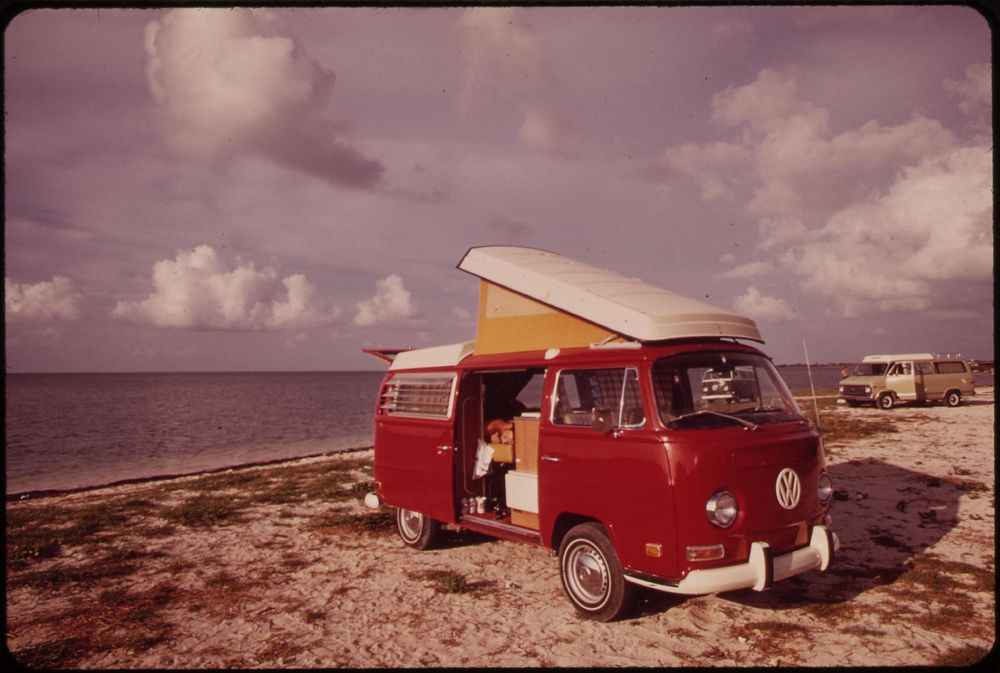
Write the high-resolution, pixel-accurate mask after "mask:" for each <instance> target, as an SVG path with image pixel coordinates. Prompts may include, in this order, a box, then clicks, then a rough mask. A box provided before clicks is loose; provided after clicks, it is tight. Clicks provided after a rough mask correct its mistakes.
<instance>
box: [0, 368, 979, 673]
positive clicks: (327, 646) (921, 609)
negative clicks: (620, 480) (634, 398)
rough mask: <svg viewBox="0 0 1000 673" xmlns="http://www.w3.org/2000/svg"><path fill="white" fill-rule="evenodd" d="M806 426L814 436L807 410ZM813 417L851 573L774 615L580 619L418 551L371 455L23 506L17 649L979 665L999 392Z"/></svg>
mask: <svg viewBox="0 0 1000 673" xmlns="http://www.w3.org/2000/svg"><path fill="white" fill-rule="evenodd" d="M826 392H829V391H826ZM817 393H819V391H817ZM804 400H807V401H808V404H806V403H805V402H804ZM800 404H802V406H803V411H804V412H805V413H807V415H809V416H810V417H812V412H813V408H812V401H811V397H810V396H808V395H806V396H804V399H803V397H800ZM817 405H818V407H819V413H820V427H821V432H822V434H823V436H824V444H825V449H826V454H827V463H828V469H829V471H830V473H831V475H832V476H833V479H834V485H835V489H836V490H835V494H834V500H835V502H834V506H833V517H834V529H835V530H836V531H837V532H838V535H839V536H840V538H841V542H842V549H841V553H840V555H839V557H838V558H837V560H836V561H835V563H834V565H833V566H832V567H831V569H830V570H829V571H828V572H826V573H808V574H807V575H805V576H802V577H797V578H793V579H791V580H788V581H786V582H782V583H780V584H778V585H777V586H775V587H774V588H773V589H772V590H770V591H768V592H764V593H756V592H753V591H738V592H731V593H728V594H723V595H718V596H701V597H690V598H681V597H673V596H668V595H665V594H658V593H655V592H650V593H648V594H647V593H643V594H642V600H641V602H640V605H639V606H638V608H637V611H636V613H635V614H634V616H632V617H631V618H629V619H626V620H624V621H621V622H617V623H614V624H597V623H593V622H589V621H587V620H583V619H580V618H578V617H577V616H576V615H575V614H574V612H573V610H572V608H571V607H570V606H569V604H568V602H567V601H566V599H565V597H564V596H563V595H562V590H561V587H560V585H559V579H558V565H557V563H556V562H555V561H554V560H553V559H552V558H551V557H550V556H549V554H548V553H547V552H546V550H544V549H540V548H536V547H531V546H527V545H518V544H514V543H508V542H501V541H495V540H491V539H488V538H485V537H481V536H478V535H475V534H472V533H468V532H451V533H450V534H449V536H448V538H447V540H446V543H445V545H444V546H443V547H442V548H440V549H438V550H434V551H429V552H416V551H414V550H412V549H409V548H406V547H404V546H403V545H402V543H401V542H400V541H399V539H398V536H397V535H396V533H395V528H394V519H393V513H392V511H391V510H390V509H388V508H383V509H381V510H377V511H376V510H370V509H367V508H365V507H364V506H363V505H362V504H361V499H362V498H363V497H364V494H365V493H367V492H368V491H370V490H371V489H372V487H373V482H372V479H373V477H372V472H371V458H372V451H371V449H370V448H359V449H353V450H347V451H337V452H330V453H326V454H321V455H316V456H310V457H303V458H297V459H292V460H280V461H268V462H267V463H265V464H256V465H252V466H236V467H228V468H221V469H218V470H212V471H210V472H203V473H199V474H195V475H184V476H169V477H166V478H161V479H143V480H129V482H128V483H119V484H116V485H111V486H104V487H98V488H90V489H79V490H75V491H73V492H62V493H46V494H41V495H37V496H35V495H33V496H32V497H28V498H17V499H13V500H12V499H11V498H10V497H8V502H7V505H6V517H7V520H6V524H7V525H6V536H7V537H6V543H7V544H6V547H7V577H6V579H7V619H8V634H7V635H8V639H7V645H8V649H9V651H10V652H11V653H12V654H13V655H14V657H15V658H16V659H17V660H18V662H19V663H21V664H23V665H25V666H27V667H30V668H50V669H66V668H250V667H265V668H267V667H276V668H281V667H289V668H292V667H294V668H310V667H395V666H466V667H467V666H476V667H481V666H717V667H722V666H776V665H806V666H842V665H849V666H850V665H866V666H878V665H928V664H930V665H962V664H969V663H973V662H976V661H978V660H980V659H982V658H983V657H984V656H986V655H987V654H988V653H989V651H990V650H991V648H992V647H993V645H994V643H993V638H994V634H995V623H994V614H995V585H994V568H995V557H994V553H995V540H994V531H995V526H994V509H995V475H994V453H993V452H994V442H993V440H994V437H993V431H994V425H993V421H994V401H993V391H992V388H989V389H980V390H977V395H976V396H975V397H974V398H970V399H969V400H967V401H966V402H965V404H963V405H962V406H960V407H956V408H945V407H941V406H936V405H935V406H926V407H900V408H898V409H895V410H892V411H891V412H882V411H879V410H876V409H867V408H861V409H847V408H845V407H844V406H843V405H839V406H838V405H837V404H836V400H835V399H831V397H830V396H829V395H826V396H820V395H819V394H817Z"/></svg>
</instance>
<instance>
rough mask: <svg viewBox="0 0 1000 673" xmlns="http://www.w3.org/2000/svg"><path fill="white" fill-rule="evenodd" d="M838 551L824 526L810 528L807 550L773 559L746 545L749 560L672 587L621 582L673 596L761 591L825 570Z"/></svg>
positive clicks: (694, 574) (695, 573) (762, 545)
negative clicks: (747, 590)
mask: <svg viewBox="0 0 1000 673" xmlns="http://www.w3.org/2000/svg"><path fill="white" fill-rule="evenodd" d="M839 549H840V539H839V538H838V537H837V534H836V533H834V532H833V531H831V530H830V529H829V528H827V527H826V526H814V527H813V531H812V537H811V538H810V540H809V546H808V547H803V548H801V549H796V550H795V551H791V552H788V553H787V554H782V555H781V556H773V555H772V553H771V548H770V546H769V545H768V544H767V543H766V542H754V543H752V544H751V545H750V558H749V559H748V560H747V562H746V563H738V564H736V565H731V566H723V567H721V568H706V569H704V570H692V571H691V572H689V573H688V575H687V577H685V578H684V579H682V580H681V581H680V582H678V583H676V584H667V583H661V582H656V581H653V580H649V579H646V578H640V577H635V576H632V575H629V574H628V573H626V574H625V579H626V580H628V581H629V582H632V583H634V584H639V585H641V586H644V587H649V588H651V589H656V590H658V591H665V592H668V593H675V594H689V595H699V594H715V593H719V592H722V591H734V590H736V589H753V590H755V591H763V590H764V589H767V588H769V587H770V586H771V585H772V584H773V583H774V582H779V581H781V580H783V579H787V578H789V577H792V576H794V575H799V574H801V573H804V572H807V571H809V570H826V569H827V568H828V567H829V565H830V562H831V561H832V560H833V557H834V554H836V552H837V551H838V550H839Z"/></svg>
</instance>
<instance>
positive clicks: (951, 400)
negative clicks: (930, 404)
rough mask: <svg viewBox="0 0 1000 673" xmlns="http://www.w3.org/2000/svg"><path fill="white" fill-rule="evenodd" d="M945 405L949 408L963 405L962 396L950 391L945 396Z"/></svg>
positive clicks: (955, 391)
mask: <svg viewBox="0 0 1000 673" xmlns="http://www.w3.org/2000/svg"><path fill="white" fill-rule="evenodd" d="M944 403H945V405H947V406H949V407H957V406H958V405H959V404H961V403H962V394H961V393H959V392H958V391H957V390H949V391H948V392H947V393H946V394H945V396H944Z"/></svg>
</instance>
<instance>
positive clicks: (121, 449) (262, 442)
mask: <svg viewBox="0 0 1000 673" xmlns="http://www.w3.org/2000/svg"><path fill="white" fill-rule="evenodd" d="M383 375H384V372H380V371H374V372H306V373H301V372H288V373H270V372H268V373H221V374H220V373H199V374H8V375H7V377H6V407H7V408H6V412H7V415H6V438H7V445H6V452H5V463H6V476H7V482H6V493H7V494H13V493H23V492H26V491H35V490H45V489H71V488H79V487H85V486H96V485H103V484H108V483H111V482H114V481H118V480H122V479H134V478H143V477H152V476H158V475H167V474H171V475H172V474H187V473H192V472H198V471H202V470H207V469H213V468H219V467H226V466H232V465H241V464H246V463H253V462H261V461H267V460H272V459H279V458H295V457H301V456H306V455H312V454H317V453H323V452H327V451H335V450H338V449H347V448H355V447H362V446H370V445H371V441H372V413H373V411H374V405H375V395H376V393H377V391H378V385H379V382H380V381H381V379H382V376H383Z"/></svg>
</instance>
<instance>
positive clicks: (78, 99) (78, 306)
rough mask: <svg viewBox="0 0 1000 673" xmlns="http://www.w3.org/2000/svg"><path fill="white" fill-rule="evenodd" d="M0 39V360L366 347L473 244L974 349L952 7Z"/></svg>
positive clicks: (347, 366) (187, 24) (949, 348)
mask: <svg viewBox="0 0 1000 673" xmlns="http://www.w3.org/2000/svg"><path fill="white" fill-rule="evenodd" d="M3 65H4V72H3V77H4V107H5V110H4V112H5V128H4V130H5V161H4V181H5V182H4V186H5V194H4V198H5V203H4V209H5V210H4V216H5V219H4V259H5V269H4V276H5V277H4V290H5V292H4V303H5V332H6V340H5V355H6V364H7V370H8V371H9V372H102V371H121V372H126V371H260V370H262V371H270V370H356V369H381V368H383V367H384V365H383V364H381V363H380V362H378V361H377V360H375V359H374V358H371V357H370V356H368V355H365V354H364V353H363V352H362V350H361V349H362V348H365V347H424V346H434V345H440V344H449V343H456V342H460V341H465V340H469V339H472V338H474V336H475V315H476V310H477V301H478V279H476V278H475V277H473V276H471V275H469V274H467V273H465V272H463V271H460V270H458V269H457V268H456V265H457V264H458V262H459V261H460V260H461V258H462V256H463V255H464V254H465V252H466V251H467V250H468V249H469V248H470V247H472V246H480V245H524V246H530V247H536V248H542V249H546V250H550V251H552V252H555V253H558V254H561V255H564V256H567V257H570V258H573V259H578V260H580V261H583V262H586V263H588V264H592V265H594V266H597V267H600V268H603V269H609V270H612V271H615V272H618V273H622V274H623V275H626V276H630V277H635V278H639V279H641V280H643V281H645V282H647V283H650V284H652V285H655V286H658V287H663V288H666V289H669V290H672V291H674V292H678V293H680V294H683V295H687V296H690V297H693V298H696V299H700V300H702V301H704V302H706V303H709V304H712V305H714V306H717V307H719V308H723V309H726V310H729V311H733V312H736V313H738V314H740V315H745V316H747V317H750V318H752V319H754V320H755V321H756V322H757V325H758V327H759V328H760V330H761V332H762V334H763V337H764V339H765V345H764V346H763V348H764V350H765V351H766V352H767V353H768V354H770V355H771V356H773V358H774V361H775V362H776V363H779V364H790V363H800V362H805V360H806V357H805V352H806V351H807V352H808V355H809V360H810V361H811V362H813V363H822V362H849V361H856V360H859V359H860V358H861V357H862V356H864V355H866V354H869V353H887V352H888V353H893V352H924V351H931V352H951V353H956V352H957V353H962V354H963V355H965V356H966V357H970V358H979V359H992V357H993V307H992V303H993V289H994V281H993V226H992V225H993V200H992V184H993V168H992V166H993V164H992V153H991V146H992V142H993V130H992V88H991V86H992V66H991V51H990V30H989V24H988V23H987V21H986V20H985V19H984V18H983V16H981V15H980V14H979V13H977V12H976V11H975V10H974V9H972V8H969V7H962V6H892V7H874V6H873V7H861V6H843V7H837V6H832V7H762V6H758V7H735V8H734V7H722V6H717V7H666V8H656V7H576V8H564V7H563V8H533V7H528V8H526V7H505V8H482V7H481V8H473V9H469V8H421V9H403V8H384V9H377V8H308V9H306V8H296V9H291V8H278V9H266V10H250V9H141V10H140V9H35V10H30V11H27V12H24V13H21V14H18V15H16V16H13V18H11V19H10V21H9V23H8V24H7V26H6V29H5V32H4V63H3Z"/></svg>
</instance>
